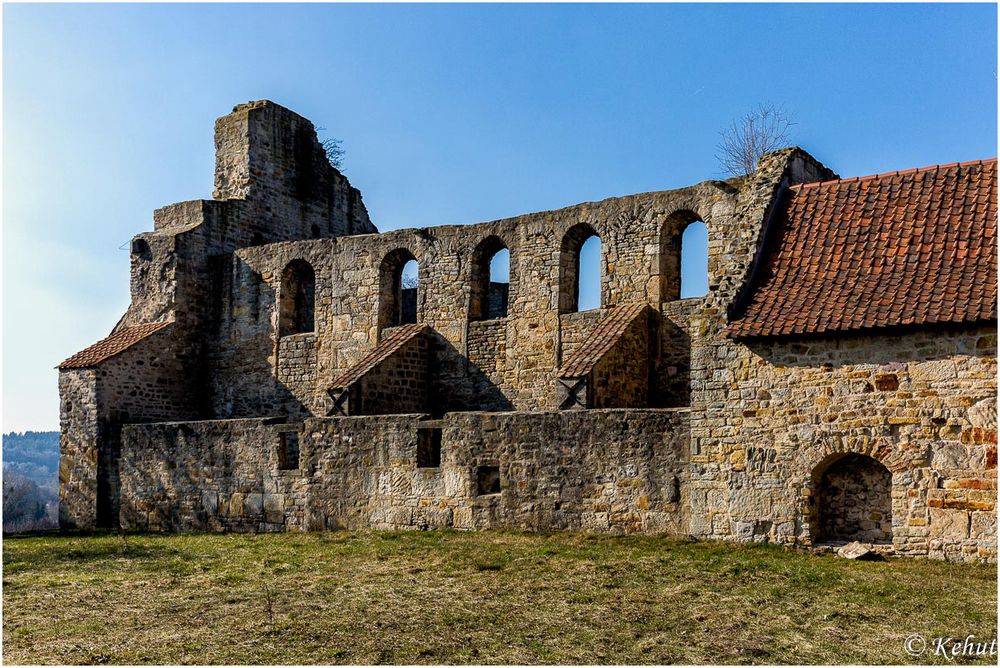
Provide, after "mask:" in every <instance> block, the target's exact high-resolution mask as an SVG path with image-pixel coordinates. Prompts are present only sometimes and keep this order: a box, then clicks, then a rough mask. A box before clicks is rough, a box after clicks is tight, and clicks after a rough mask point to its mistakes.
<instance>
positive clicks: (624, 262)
mask: <svg viewBox="0 0 1000 668" xmlns="http://www.w3.org/2000/svg"><path fill="white" fill-rule="evenodd" d="M779 176H780V174H779ZM735 207H736V191H735V190H734V185H733V184H732V183H729V182H715V181H709V182H705V183H702V184H699V185H696V186H692V187H690V188H684V189H680V190H676V191H669V192H659V193H644V194H641V195H633V196H630V197H622V198H615V199H609V200H604V201H601V202H595V203H586V204H581V205H577V206H574V207H568V208H566V209H561V210H558V211H547V212H542V213H536V214H529V215H526V216H520V217H517V218H511V219H506V220H500V221H494V222H490V223H481V224H476V225H465V226H442V227H434V228H428V229H420V230H395V231H392V232H386V233H383V234H379V235H377V236H373V235H355V236H349V237H339V238H335V239H317V240H310V241H295V242H284V243H275V244H268V245H266V246H258V247H251V248H241V249H238V250H237V251H236V252H235V253H234V254H233V256H231V259H230V260H229V261H228V262H229V265H228V266H227V267H226V268H225V269H224V270H223V271H222V272H221V274H222V276H223V277H224V278H223V284H222V285H221V289H220V293H219V297H218V302H219V304H220V307H219V314H220V316H219V320H218V334H217V335H216V336H213V337H210V339H209V340H211V341H212V342H213V345H214V352H213V354H212V355H211V358H212V370H211V377H212V378H213V381H212V382H213V387H214V395H215V400H214V401H213V407H214V410H215V413H214V415H215V416H216V417H219V418H230V417H250V416H255V415H270V414H275V413H274V412H273V411H275V410H278V409H280V408H281V407H282V406H284V405H285V403H286V402H287V401H294V400H297V401H298V402H299V403H300V404H302V405H305V406H306V407H309V401H308V397H309V396H319V394H320V393H322V392H323V391H325V389H326V387H328V386H329V384H330V383H331V382H332V380H333V379H334V378H336V377H337V376H338V375H340V374H341V373H343V372H344V371H346V370H347V369H349V368H350V367H351V366H352V365H353V364H354V363H356V362H357V361H358V360H360V359H361V358H362V357H363V356H364V355H365V354H367V353H368V352H369V351H370V350H372V349H373V348H374V347H375V346H376V345H377V343H378V341H379V337H380V335H381V333H380V328H382V327H384V323H385V322H388V321H389V320H387V319H385V318H381V319H380V316H379V309H380V308H385V304H393V303H395V302H394V301H393V300H391V299H388V300H387V299H385V296H384V295H383V292H384V291H385V290H386V289H392V281H391V280H390V281H389V282H388V283H386V280H385V276H383V272H384V271H385V267H386V266H387V263H386V260H387V258H394V257H396V256H400V257H402V256H405V257H410V256H412V257H413V258H414V259H416V261H417V262H418V264H419V267H420V285H419V288H418V290H417V295H416V302H417V319H418V321H419V322H421V323H424V324H427V325H429V326H431V327H432V328H433V329H434V331H435V332H436V333H437V335H438V338H437V339H436V341H435V342H434V345H433V346H432V348H433V349H432V356H433V358H434V360H435V362H434V373H435V374H436V378H437V381H436V387H437V388H438V389H439V390H440V392H436V393H435V396H436V397H437V400H438V405H437V406H435V407H432V410H433V411H434V412H436V413H443V412H448V411H463V410H477V409H481V408H509V409H514V410H536V409H538V408H554V407H555V406H556V396H555V390H554V385H555V377H554V373H555V370H556V369H557V368H558V364H559V362H560V359H561V358H563V357H565V356H566V355H567V354H568V353H569V351H571V350H572V347H573V346H574V345H576V343H578V342H579V341H581V340H582V338H583V337H586V336H587V334H588V333H589V331H590V330H591V329H592V327H593V325H594V324H596V322H597V320H598V319H599V318H600V317H601V313H602V312H601V311H595V312H593V313H572V314H562V315H560V314H559V295H560V287H559V277H560V275H561V273H562V272H563V271H564V269H565V268H564V267H562V266H561V264H560V263H561V261H562V260H563V258H562V255H563V254H562V253H561V252H560V244H561V241H562V239H563V237H564V236H565V235H566V234H567V233H569V232H570V230H571V229H573V228H575V227H576V226H577V225H579V224H581V221H582V222H583V223H585V224H586V225H589V226H590V227H591V228H593V230H594V231H595V232H596V233H597V234H599V235H600V236H601V240H602V247H603V249H604V252H603V259H602V263H603V270H602V294H603V296H602V305H603V306H604V307H605V308H608V307H611V306H615V305H617V304H620V303H625V302H627V301H631V302H636V301H639V302H641V301H646V302H650V303H653V304H657V305H658V306H659V301H658V300H659V298H660V296H661V294H668V292H669V294H671V295H672V294H673V287H676V286H673V287H671V289H670V290H669V291H665V290H666V288H665V287H664V285H665V280H666V279H665V278H664V277H665V276H667V274H664V272H665V271H667V270H666V269H665V268H664V265H663V262H662V258H661V250H662V248H663V246H664V245H665V244H667V241H665V237H664V235H667V236H670V237H671V238H672V235H674V234H675V233H676V230H675V229H674V228H675V227H676V225H678V224H679V223H677V220H678V219H677V217H676V214H677V212H678V211H697V212H699V213H698V218H700V219H702V220H705V221H706V222H707V223H708V225H709V230H710V237H711V236H712V234H713V232H712V230H713V229H725V228H726V227H729V226H731V225H732V223H731V222H729V218H730V217H731V216H732V212H733V211H734V209H735ZM494 239H496V240H498V241H493V240H494ZM486 242H489V243H490V244H502V245H503V246H504V247H506V248H508V249H509V252H510V267H511V271H510V273H511V280H510V284H509V293H508V310H507V313H508V315H507V317H506V318H502V319H498V320H495V321H487V322H491V323H494V324H492V325H489V326H487V325H473V324H472V322H477V321H476V320H475V318H474V317H473V316H474V315H475V314H474V313H473V312H472V310H470V306H471V303H472V300H473V297H474V295H473V294H472V287H473V285H475V284H476V281H477V280H479V279H478V278H477V277H476V276H474V273H475V272H477V271H481V267H480V264H481V263H479V262H477V261H476V258H478V257H479V255H480V254H481V247H482V245H483V244H484V243H486ZM667 245H669V244H667ZM293 260H304V261H306V262H308V263H309V264H310V265H311V266H312V268H313V270H314V273H315V276H316V295H315V304H316V311H315V322H316V337H317V349H318V350H319V351H320V352H319V354H318V370H317V375H316V388H315V390H314V391H313V392H311V393H309V392H306V393H304V394H303V393H301V392H299V391H298V390H296V389H294V388H289V387H285V386H282V385H281V384H280V383H275V381H274V380H273V378H274V376H275V374H274V371H273V365H274V364H275V361H274V359H273V358H274V354H273V350H274V348H275V346H276V341H277V321H276V317H277V316H276V309H277V305H276V302H275V295H276V294H278V293H279V291H280V279H281V275H282V272H283V271H284V268H285V267H286V266H287V265H288V263H290V262H292V261H293ZM389 264H391V265H392V266H395V265H394V264H393V263H389ZM710 265H711V263H710ZM716 271H717V272H718V271H719V270H718V268H716ZM671 276H672V274H671ZM671 280H673V279H671ZM387 286H388V287H387ZM683 303H684V302H667V304H679V306H677V307H676V308H674V309H673V310H679V311H680V312H686V308H687V307H685V306H682V305H680V304H683ZM671 312H672V311H671ZM484 327H488V328H489V331H490V332H491V334H489V338H490V341H492V342H496V343H495V345H494V343H491V344H489V347H488V348H482V346H483V345H486V343H485V339H484V338H483V337H485V336H487V335H486V334H485V330H484ZM500 327H502V328H503V334H502V335H500V334H499V333H496V334H493V332H494V331H495V329H494V328H500ZM676 332H677V329H676V328H674V329H671V330H670V332H669V333H668V334H667V335H665V336H663V337H661V340H665V341H667V343H666V344H665V345H666V350H667V352H668V361H667V362H666V363H664V364H662V365H660V364H659V363H657V369H658V370H657V371H656V378H655V385H656V387H657V388H665V389H664V391H663V392H664V394H663V398H661V399H658V400H657V403H659V404H662V405H684V404H685V398H686V397H685V390H686V377H685V376H684V373H685V371H684V370H683V368H682V367H683V366H684V364H683V362H682V361H678V360H677V359H676V358H685V357H686V356H685V355H684V353H683V352H682V350H681V349H682V348H683V347H684V345H685V344H686V343H687V340H686V339H685V337H684V336H675V335H674V334H675V333H676ZM477 336H478V337H479V339H478V340H477V339H476V337H477ZM501 339H502V340H503V349H502V350H501V349H500V347H498V346H499V343H498V342H499V341H500V340H501ZM470 346H471V348H470ZM470 349H471V350H472V351H473V357H475V356H476V355H477V354H479V353H478V352H476V351H477V350H480V349H482V350H484V351H485V350H488V351H489V355H490V357H491V358H492V359H497V360H498V362H497V363H493V362H491V361H486V362H484V363H485V364H486V365H487V366H488V367H489V368H488V369H487V370H485V371H484V370H483V369H482V368H481V367H480V365H479V364H478V363H476V362H475V361H472V362H471V363H470ZM432 382H433V381H432ZM293 396H294V400H293V399H292V397H293ZM312 410H313V413H314V414H317V415H321V414H322V413H321V412H318V411H316V409H315V407H313V408H312Z"/></svg>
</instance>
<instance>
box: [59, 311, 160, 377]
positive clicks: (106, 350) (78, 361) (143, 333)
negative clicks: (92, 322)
mask: <svg viewBox="0 0 1000 668" xmlns="http://www.w3.org/2000/svg"><path fill="white" fill-rule="evenodd" d="M169 324H171V323H170V321H167V322H152V323H147V324H143V325H136V326H135V327H127V328H125V329H123V330H121V331H119V332H115V333H114V334H112V335H111V336H109V337H108V338H106V339H101V340H100V341H98V342H97V343H95V344H94V345H92V346H90V347H89V348H85V349H83V350H81V351H80V352H78V353H77V354H75V355H73V356H72V357H70V358H69V359H67V360H66V361H64V362H63V363H62V364H60V365H59V366H58V367H56V368H57V369H83V368H85V367H88V366H96V365H98V364H100V363H101V362H103V361H104V360H106V359H108V358H111V357H114V356H115V355H117V354H119V353H121V352H123V351H124V350H125V349H126V348H129V347H131V346H134V345H135V344H137V343H139V342H140V341H142V340H143V339H144V338H146V337H147V336H152V335H153V334H155V333H156V332H158V331H160V330H161V329H163V328H164V327H166V326H167V325H169Z"/></svg>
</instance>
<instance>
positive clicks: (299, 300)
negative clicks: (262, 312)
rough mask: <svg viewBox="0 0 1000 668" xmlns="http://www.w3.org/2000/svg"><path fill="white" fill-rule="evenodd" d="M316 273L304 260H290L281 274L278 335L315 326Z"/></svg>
mask: <svg viewBox="0 0 1000 668" xmlns="http://www.w3.org/2000/svg"><path fill="white" fill-rule="evenodd" d="M315 308H316V274H315V273H314V272H313V268H312V266H311V265H310V264H309V263H308V262H306V261H305V260H292V261H291V262H289V263H288V266H287V267H285V271H284V272H282V274H281V296H280V313H279V320H278V334H279V336H288V335H290V334H302V333H304V332H312V331H314V328H315V321H314V320H315Z"/></svg>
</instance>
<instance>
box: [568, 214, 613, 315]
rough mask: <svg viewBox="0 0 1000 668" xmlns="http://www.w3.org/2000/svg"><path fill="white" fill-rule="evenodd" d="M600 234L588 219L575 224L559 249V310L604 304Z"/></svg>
mask: <svg viewBox="0 0 1000 668" xmlns="http://www.w3.org/2000/svg"><path fill="white" fill-rule="evenodd" d="M602 267H603V263H602V258H601V238H600V237H599V236H598V234H597V232H596V231H595V230H594V228H593V227H591V226H590V225H587V224H586V223H580V224H579V225H574V226H573V227H571V228H570V230H569V231H568V232H567V233H566V236H564V237H563V241H562V247H561V248H560V252H559V312H560V313H573V312H575V311H583V310H589V309H593V308H600V307H601V302H602V299H601V289H602V285H601V283H602V278H603V276H602V273H603V272H602Z"/></svg>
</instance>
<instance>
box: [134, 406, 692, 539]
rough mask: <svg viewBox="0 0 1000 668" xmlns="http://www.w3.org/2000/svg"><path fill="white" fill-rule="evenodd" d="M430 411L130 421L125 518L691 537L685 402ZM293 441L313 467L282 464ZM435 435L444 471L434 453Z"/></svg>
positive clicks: (274, 526)
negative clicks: (283, 420) (293, 419)
mask: <svg viewBox="0 0 1000 668" xmlns="http://www.w3.org/2000/svg"><path fill="white" fill-rule="evenodd" d="M423 417H424V416H421V415H390V416H365V417H340V418H315V419H309V420H306V421H305V423H304V424H303V425H274V424H267V423H266V421H265V420H220V421H211V422H192V423H162V424H149V425H128V426H126V427H125V428H124V429H123V431H122V457H121V462H122V469H121V472H122V473H121V480H122V486H121V490H122V504H121V507H122V511H121V520H122V524H123V526H125V527H126V528H130V529H146V530H191V529H201V530H213V531H280V530H294V529H306V530H317V529H333V528H339V527H348V528H379V529H400V528H420V529H423V528H438V527H455V528H459V529H483V528H490V527H507V528H518V529H526V530H546V529H578V530H584V531H594V532H608V533H631V532H645V533H655V532H670V533H684V532H686V527H687V525H688V518H687V515H686V511H685V510H684V509H685V508H686V507H687V504H686V502H685V500H684V498H683V497H684V493H685V480H686V470H687V462H686V452H687V449H688V443H687V433H688V424H687V423H688V413H687V411H685V410H627V409H626V410H599V411H586V412H583V411H580V412H570V413H567V412H563V413H456V414H449V415H447V416H445V418H444V419H442V420H426V419H422V418H423ZM437 430H439V431H438V432H437V433H436V434H435V433H434V432H435V431H437ZM283 433H284V434H285V436H282V434H283ZM292 435H294V436H292ZM289 438H293V439H296V440H297V444H298V450H299V459H298V462H299V466H300V468H294V469H292V468H285V469H282V468H281V466H282V464H283V461H282V460H283V457H282V456H281V452H280V450H281V448H282V447H283V445H284V444H285V443H286V442H287V440H288V439H289ZM421 439H425V445H429V447H430V448H431V449H432V450H433V449H435V448H439V450H438V452H437V453H436V454H437V456H436V460H435V461H432V462H431V463H432V464H437V465H436V466H426V464H427V463H428V462H427V461H423V462H422V461H419V458H418V454H417V450H418V441H420V440H421ZM425 456H426V455H425ZM432 459H434V458H433V457H432ZM420 464H425V466H419V465H420ZM284 465H285V466H286V467H287V466H289V463H288V462H284Z"/></svg>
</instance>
